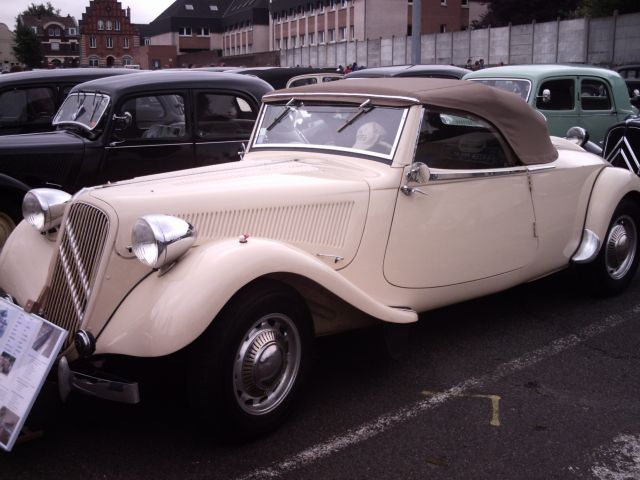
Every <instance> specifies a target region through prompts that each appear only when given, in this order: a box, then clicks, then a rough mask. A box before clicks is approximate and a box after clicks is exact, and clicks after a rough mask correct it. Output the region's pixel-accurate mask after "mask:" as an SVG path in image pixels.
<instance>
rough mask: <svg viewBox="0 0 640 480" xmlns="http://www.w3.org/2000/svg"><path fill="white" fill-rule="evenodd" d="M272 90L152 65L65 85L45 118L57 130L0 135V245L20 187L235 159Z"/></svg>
mask: <svg viewBox="0 0 640 480" xmlns="http://www.w3.org/2000/svg"><path fill="white" fill-rule="evenodd" d="M131 71H135V70H131ZM12 75H13V74H12ZM272 90H273V89H272V88H271V87H270V86H269V84H267V83H266V82H264V81H262V80H260V79H258V78H255V77H251V76H247V75H234V74H226V73H212V72H161V71H158V72H146V73H140V74H135V75H123V76H118V77H111V78H103V79H99V80H94V81H91V82H87V83H83V84H81V85H78V86H76V87H74V88H73V89H72V90H71V92H70V93H69V95H68V97H67V98H66V100H65V101H64V103H63V104H62V106H61V107H60V109H59V110H58V112H57V113H56V115H55V117H54V119H53V125H54V126H55V127H57V129H58V130H57V131H55V132H47V133H39V134H32V135H5V136H4V137H0V172H2V173H1V174H0V246H1V245H2V244H3V243H4V240H6V237H7V235H8V232H10V231H11V230H12V229H13V227H14V226H15V223H16V222H18V221H19V220H20V219H21V218H22V215H21V205H22V197H23V196H24V194H25V193H26V192H27V191H28V190H29V189H30V188H36V187H45V186H47V187H55V188H59V189H61V190H64V191H66V192H70V193H73V192H76V191H77V190H78V189H80V188H82V187H86V186H89V185H96V184H100V183H105V182H113V181H116V180H121V179H124V178H131V177H135V176H139V175H146V174H149V173H155V172H166V171H169V170H178V169H183V168H190V167H197V166H201V165H208V164H212V163H223V162H230V161H235V160H238V159H239V155H238V152H239V151H240V150H241V149H242V143H243V142H246V141H247V140H248V139H249V135H250V133H251V130H252V128H253V123H254V121H255V118H256V115H257V113H258V110H259V108H260V100H261V98H262V95H264V94H265V93H267V92H270V91H272Z"/></svg>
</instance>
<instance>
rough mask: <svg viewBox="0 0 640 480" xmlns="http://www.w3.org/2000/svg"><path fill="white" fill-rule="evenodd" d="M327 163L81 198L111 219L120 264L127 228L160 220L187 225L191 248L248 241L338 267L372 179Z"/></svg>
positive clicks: (241, 168) (259, 164)
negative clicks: (333, 260)
mask: <svg viewBox="0 0 640 480" xmlns="http://www.w3.org/2000/svg"><path fill="white" fill-rule="evenodd" d="M298 155H299V154H298ZM327 157H328V156H324V157H322V158H284V159H282V158H281V159H275V158H273V159H270V160H265V159H259V160H248V159H246V160H243V161H241V162H236V163H228V164H222V165H215V166H212V167H205V168H200V169H192V170H184V171H182V172H178V173H175V172H174V174H172V175H154V176H150V177H141V178H139V179H134V180H131V181H127V182H120V183H118V184H117V185H110V186H105V187H101V188H96V189H92V190H91V191H90V192H88V194H89V195H90V196H91V197H92V198H93V199H94V200H98V201H100V202H104V203H105V204H107V205H109V207H110V208H112V209H113V211H114V213H115V215H117V218H118V222H119V225H118V230H117V240H116V249H117V251H118V253H119V254H120V255H121V256H125V257H130V256H131V255H132V254H131V253H130V252H129V251H128V248H127V247H128V246H130V244H131V227H132V225H133V223H134V222H135V221H136V220H137V219H138V218H139V217H140V216H142V215H145V214H151V213H161V214H166V215H173V216H177V217H180V218H182V219H184V220H186V221H188V222H189V223H191V224H192V225H194V226H195V228H196V230H197V232H198V235H197V240H196V246H198V245H203V244H206V243H208V242H211V241H215V240H217V239H222V238H233V237H239V236H240V235H243V234H247V235H249V236H251V237H265V238H270V239H274V240H279V241H282V242H287V243H290V244H293V245H295V246H297V247H298V248H301V249H304V250H306V251H308V252H310V253H312V254H314V255H316V254H321V255H335V256H340V257H343V258H344V261H343V262H340V267H344V266H346V265H347V264H348V263H349V261H350V260H351V259H352V258H353V257H354V256H355V253H356V251H357V248H358V245H359V243H360V239H361V236H362V232H363V230H364V225H365V220H366V216H367V208H368V203H369V183H368V181H367V178H366V177H367V176H368V175H370V176H374V175H375V172H373V171H372V172H366V171H365V172H363V171H362V170H361V169H360V168H356V166H355V165H349V164H345V163H344V162H341V163H336V162H332V161H331V160H330V159H329V158H327ZM370 163H371V162H370ZM386 168H389V167H386ZM81 199H82V200H83V201H86V199H85V198H81Z"/></svg>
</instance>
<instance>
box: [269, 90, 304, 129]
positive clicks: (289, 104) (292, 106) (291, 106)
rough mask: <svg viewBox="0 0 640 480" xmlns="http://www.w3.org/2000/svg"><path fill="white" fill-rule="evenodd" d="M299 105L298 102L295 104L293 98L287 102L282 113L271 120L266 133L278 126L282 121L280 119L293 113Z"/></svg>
mask: <svg viewBox="0 0 640 480" xmlns="http://www.w3.org/2000/svg"><path fill="white" fill-rule="evenodd" d="M300 104H301V102H300V101H298V102H296V100H294V99H293V98H292V99H291V100H289V101H288V102H287V104H286V105H285V106H284V107H283V109H282V112H280V115H278V116H277V117H276V118H275V119H274V120H273V122H271V123H270V124H269V126H268V127H267V132H269V131H271V129H272V128H273V127H275V126H276V125H277V124H279V123H280V122H281V121H282V119H283V118H284V117H286V116H287V114H288V113H289V112H292V111H294V110H295V109H296V108H298V107H299V106H300Z"/></svg>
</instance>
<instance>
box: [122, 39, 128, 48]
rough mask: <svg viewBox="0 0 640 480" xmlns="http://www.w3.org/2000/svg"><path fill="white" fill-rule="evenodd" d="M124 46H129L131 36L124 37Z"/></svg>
mask: <svg viewBox="0 0 640 480" xmlns="http://www.w3.org/2000/svg"><path fill="white" fill-rule="evenodd" d="M122 47H123V48H129V37H124V38H123V39H122Z"/></svg>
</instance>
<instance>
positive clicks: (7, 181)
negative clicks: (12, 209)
mask: <svg viewBox="0 0 640 480" xmlns="http://www.w3.org/2000/svg"><path fill="white" fill-rule="evenodd" d="M29 189H30V187H29V186H28V185H27V184H26V183H23V182H21V181H20V180H18V179H16V178H13V177H11V176H9V175H6V174H4V173H0V190H10V191H13V192H18V193H22V194H25V193H27V192H28V191H29Z"/></svg>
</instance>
